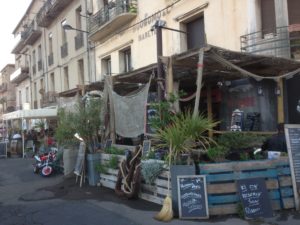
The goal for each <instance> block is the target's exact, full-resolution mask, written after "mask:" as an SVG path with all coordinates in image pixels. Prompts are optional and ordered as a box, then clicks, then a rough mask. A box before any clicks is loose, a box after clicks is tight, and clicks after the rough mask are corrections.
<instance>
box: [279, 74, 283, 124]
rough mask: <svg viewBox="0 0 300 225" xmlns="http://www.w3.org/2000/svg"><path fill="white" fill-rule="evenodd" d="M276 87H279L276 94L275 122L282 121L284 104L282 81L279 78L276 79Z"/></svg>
mask: <svg viewBox="0 0 300 225" xmlns="http://www.w3.org/2000/svg"><path fill="white" fill-rule="evenodd" d="M277 85H278V88H279V89H280V94H279V95H277V122H278V123H284V104H283V81H282V78H280V79H279V80H278V81H277Z"/></svg>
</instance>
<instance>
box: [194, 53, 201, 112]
mask: <svg viewBox="0 0 300 225" xmlns="http://www.w3.org/2000/svg"><path fill="white" fill-rule="evenodd" d="M203 58H204V48H201V49H200V51H199V60H198V64H197V83H196V84H197V89H196V99H195V106H194V112H193V116H194V117H195V116H197V115H198V113H199V102H200V94H201V87H202V75H203Z"/></svg>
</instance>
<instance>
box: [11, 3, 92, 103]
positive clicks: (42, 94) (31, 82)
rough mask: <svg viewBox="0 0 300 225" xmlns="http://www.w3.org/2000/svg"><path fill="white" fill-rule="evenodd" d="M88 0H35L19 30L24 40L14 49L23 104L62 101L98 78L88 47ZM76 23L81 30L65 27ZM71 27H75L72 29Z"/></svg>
mask: <svg viewBox="0 0 300 225" xmlns="http://www.w3.org/2000/svg"><path fill="white" fill-rule="evenodd" d="M85 8H86V4H85V1H83V0H82V1H80V0H73V1H72V0H56V1H39V0H33V1H32V2H31V4H30V6H29V7H28V9H27V11H26V12H25V14H24V16H23V18H22V19H21V21H20V22H19V24H18V25H17V26H16V28H15V30H14V31H13V33H14V34H15V36H19V35H20V39H19V41H18V43H17V44H16V46H15V48H14V49H13V51H12V53H14V54H15V58H16V72H15V73H14V74H13V75H12V76H11V81H12V82H14V83H16V84H17V91H16V93H17V106H18V108H22V106H23V104H24V103H29V105H30V106H31V108H44V107H48V106H53V105H57V104H58V96H70V95H75V94H76V93H77V92H78V91H80V88H82V85H87V84H89V83H90V82H91V81H92V75H91V73H92V71H91V70H89V69H88V68H89V67H88V64H89V63H90V57H89V56H88V54H89V53H90V48H87V44H88V43H87V33H84V32H83V31H85V30H86V25H87V21H86V14H85V12H86V10H85ZM67 24H68V25H70V26H72V27H73V28H75V29H77V31H76V30H70V29H69V30H67V29H64V25H67ZM69 28H70V27H69Z"/></svg>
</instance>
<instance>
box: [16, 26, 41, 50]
mask: <svg viewBox="0 0 300 225" xmlns="http://www.w3.org/2000/svg"><path fill="white" fill-rule="evenodd" d="M41 35H42V31H41V30H40V28H39V27H38V26H37V24H36V20H33V21H32V22H31V24H30V25H28V27H27V28H26V29H25V31H23V32H22V34H21V37H22V39H24V44H25V45H33V44H34V43H35V41H36V40H37V39H38V38H39V37H40V36H41Z"/></svg>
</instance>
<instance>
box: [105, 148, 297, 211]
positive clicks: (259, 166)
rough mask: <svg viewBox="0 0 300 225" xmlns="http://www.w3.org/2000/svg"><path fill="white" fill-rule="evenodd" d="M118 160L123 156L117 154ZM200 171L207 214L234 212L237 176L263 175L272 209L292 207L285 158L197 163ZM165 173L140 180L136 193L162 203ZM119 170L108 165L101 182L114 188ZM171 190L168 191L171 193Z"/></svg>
mask: <svg viewBox="0 0 300 225" xmlns="http://www.w3.org/2000/svg"><path fill="white" fill-rule="evenodd" d="M109 158H110V155H109V154H103V157H101V163H105V162H107V161H108V160H109ZM118 158H119V162H120V161H121V160H123V159H124V158H125V157H124V156H120V157H118ZM199 166H200V174H201V175H202V174H203V175H206V181H207V194H208V204H209V214H210V215H226V214H235V213H237V212H238V207H240V204H241V203H240V200H239V195H238V193H237V187H236V180H238V179H246V178H264V179H265V181H266V186H267V189H268V192H269V198H270V201H271V205H272V208H273V210H280V209H291V208H295V202H294V198H293V188H292V179H291V171H290V167H289V161H288V158H287V157H285V158H280V159H277V160H259V161H245V162H226V163H209V164H200V165H199ZM168 173H169V171H168V170H167V169H165V170H164V171H163V172H162V173H161V174H160V175H159V176H158V178H157V179H156V180H155V181H154V184H153V185H149V184H146V183H145V181H144V180H142V183H141V191H140V193H139V197H140V198H141V199H144V200H146V201H150V202H154V203H157V204H163V200H164V199H165V197H166V195H167V194H168V190H167V186H168V180H167V177H168ZM117 174H118V170H113V169H108V173H107V174H100V183H101V185H103V186H105V187H108V188H112V189H114V188H115V183H116V180H117ZM171 193H172V192H171V190H170V194H171Z"/></svg>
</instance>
